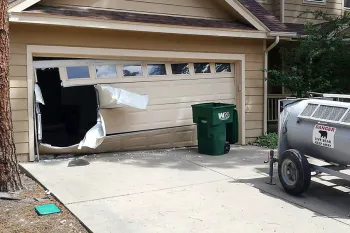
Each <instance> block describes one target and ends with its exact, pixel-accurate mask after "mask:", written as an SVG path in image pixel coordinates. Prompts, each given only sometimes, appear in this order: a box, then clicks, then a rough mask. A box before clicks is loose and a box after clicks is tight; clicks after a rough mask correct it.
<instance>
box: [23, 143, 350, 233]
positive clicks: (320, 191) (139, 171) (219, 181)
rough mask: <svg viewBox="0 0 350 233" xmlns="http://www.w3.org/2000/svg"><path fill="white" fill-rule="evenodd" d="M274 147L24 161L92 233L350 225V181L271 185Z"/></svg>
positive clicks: (339, 228)
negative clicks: (302, 189)
mask: <svg viewBox="0 0 350 233" xmlns="http://www.w3.org/2000/svg"><path fill="white" fill-rule="evenodd" d="M267 154H268V151H267V150H263V149H260V148H256V147H235V148H233V149H232V150H231V152H230V153H229V154H228V155H224V156H219V157H211V156H204V155H199V154H197V152H196V151H195V150H194V149H193V150H192V149H179V150H162V151H146V152H132V153H115V154H106V155H97V156H86V157H84V158H83V159H84V160H87V161H89V162H90V164H89V165H86V166H71V167H69V166H68V164H69V163H70V162H72V160H52V161H44V162H40V163H26V164H22V167H23V168H25V169H26V170H27V171H28V172H29V173H31V174H32V175H33V176H34V177H35V178H36V179H38V180H39V181H40V182H41V183H42V184H43V185H44V186H45V187H46V188H47V189H49V190H50V191H51V192H52V193H53V194H54V195H55V196H56V197H57V198H58V199H59V200H60V201H61V202H63V203H64V204H65V205H66V206H67V208H68V209H70V210H71V211H72V212H73V213H74V214H75V215H76V216H77V217H78V218H79V219H80V220H81V221H82V222H84V224H85V225H86V226H87V227H88V228H89V229H90V230H91V231H93V232H97V233H100V232H118V233H130V232H135V233H157V232H161V233H165V232H166V233H175V232H176V233H184V232H186V233H190V232H200V233H203V232H210V233H211V232H213V233H224V232H225V233H227V232H245V233H250V232H252V233H255V232H269V233H270V232H281V233H289V232H298V233H300V232H317V233H321V232H348V231H350V205H349V203H350V195H349V193H350V190H349V189H347V188H346V186H350V183H349V182H346V181H344V180H340V179H337V178H335V177H330V176H321V177H318V178H313V179H314V182H313V183H312V185H311V187H310V189H309V191H308V192H307V193H306V194H305V195H304V196H302V197H292V196H289V195H287V194H285V192H284V191H283V189H282V188H281V186H280V185H279V181H278V180H277V179H275V181H276V183H277V184H278V185H277V186H269V185H267V184H265V181H267V171H268V167H267V165H265V164H263V161H264V160H266V158H267Z"/></svg>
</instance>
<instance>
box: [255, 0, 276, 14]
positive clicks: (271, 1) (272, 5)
mask: <svg viewBox="0 0 350 233" xmlns="http://www.w3.org/2000/svg"><path fill="white" fill-rule="evenodd" d="M258 2H259V3H260V4H261V5H262V6H263V7H264V8H265V9H266V10H268V11H270V12H271V13H272V14H273V15H275V16H277V17H279V16H280V0H261V1H258Z"/></svg>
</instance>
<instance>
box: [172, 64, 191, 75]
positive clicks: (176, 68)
mask: <svg viewBox="0 0 350 233" xmlns="http://www.w3.org/2000/svg"><path fill="white" fill-rule="evenodd" d="M171 71H172V73H173V74H190V68H189V65H188V63H179V64H171Z"/></svg>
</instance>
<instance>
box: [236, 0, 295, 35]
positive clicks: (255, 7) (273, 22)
mask: <svg viewBox="0 0 350 233" xmlns="http://www.w3.org/2000/svg"><path fill="white" fill-rule="evenodd" d="M239 2H240V3H241V4H242V5H243V6H244V7H245V8H247V9H248V10H249V11H250V12H251V13H252V14H253V15H255V17H256V18H257V19H259V20H260V22H262V23H263V24H265V25H266V27H268V28H269V29H270V30H271V31H278V32H287V31H289V30H288V27H287V26H286V25H284V24H283V23H281V21H280V20H279V19H278V18H277V17H276V16H274V15H273V14H272V13H270V12H269V11H267V10H266V9H265V8H264V7H263V6H262V5H260V3H258V2H257V1H255V0H239Z"/></svg>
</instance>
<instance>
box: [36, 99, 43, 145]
mask: <svg viewBox="0 0 350 233" xmlns="http://www.w3.org/2000/svg"><path fill="white" fill-rule="evenodd" d="M35 113H36V128H37V136H38V141H39V142H40V141H41V140H42V139H43V126H42V121H41V112H40V107H39V104H38V103H36V104H35Z"/></svg>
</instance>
